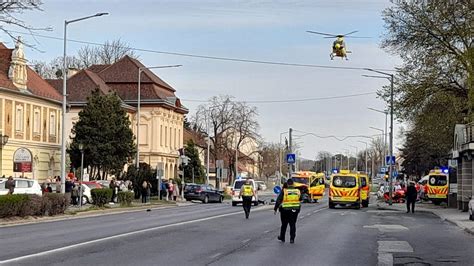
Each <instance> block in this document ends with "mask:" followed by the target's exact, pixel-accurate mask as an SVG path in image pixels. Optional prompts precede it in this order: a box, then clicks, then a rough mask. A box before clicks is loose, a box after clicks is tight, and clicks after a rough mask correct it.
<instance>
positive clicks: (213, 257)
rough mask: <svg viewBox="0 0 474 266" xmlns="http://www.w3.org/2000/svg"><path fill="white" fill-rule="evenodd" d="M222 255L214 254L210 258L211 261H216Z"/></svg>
mask: <svg viewBox="0 0 474 266" xmlns="http://www.w3.org/2000/svg"><path fill="white" fill-rule="evenodd" d="M220 255H222V253H217V254H214V255H212V256H211V257H210V258H211V259H215V258H217V257H219V256H220Z"/></svg>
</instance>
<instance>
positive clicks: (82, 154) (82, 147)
mask: <svg viewBox="0 0 474 266" xmlns="http://www.w3.org/2000/svg"><path fill="white" fill-rule="evenodd" d="M79 151H81V180H80V182H79V208H82V181H83V180H84V144H82V143H79Z"/></svg>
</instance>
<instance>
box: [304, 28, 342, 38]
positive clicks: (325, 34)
mask: <svg viewBox="0 0 474 266" xmlns="http://www.w3.org/2000/svg"><path fill="white" fill-rule="evenodd" d="M306 32H308V33H313V34H319V35H324V36H330V37H331V38H334V37H337V35H334V34H329V33H324V32H317V31H311V30H307V31H306Z"/></svg>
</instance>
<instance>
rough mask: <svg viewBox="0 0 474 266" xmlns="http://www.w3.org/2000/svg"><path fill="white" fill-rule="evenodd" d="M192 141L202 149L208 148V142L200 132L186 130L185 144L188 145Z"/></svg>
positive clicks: (184, 133) (184, 132)
mask: <svg viewBox="0 0 474 266" xmlns="http://www.w3.org/2000/svg"><path fill="white" fill-rule="evenodd" d="M190 140H192V141H193V142H194V144H195V145H196V146H198V147H201V148H206V147H207V144H206V140H205V139H204V136H202V135H201V134H199V132H196V131H194V130H190V129H187V128H184V131H183V142H184V143H187V142H188V141H190Z"/></svg>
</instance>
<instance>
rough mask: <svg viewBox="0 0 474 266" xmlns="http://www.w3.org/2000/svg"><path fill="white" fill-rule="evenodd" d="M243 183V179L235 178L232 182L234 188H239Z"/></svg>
mask: <svg viewBox="0 0 474 266" xmlns="http://www.w3.org/2000/svg"><path fill="white" fill-rule="evenodd" d="M244 184H245V180H237V181H235V184H234V189H240V188H241V187H242V186H243V185H244Z"/></svg>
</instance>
